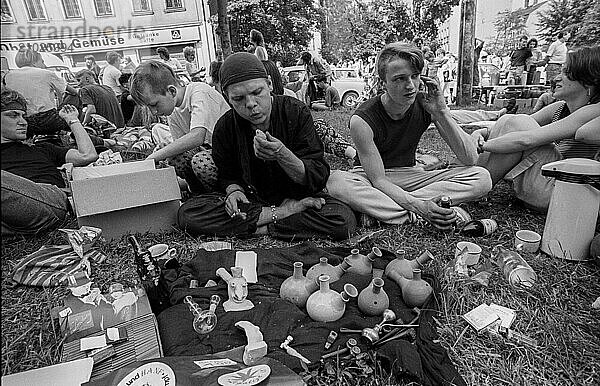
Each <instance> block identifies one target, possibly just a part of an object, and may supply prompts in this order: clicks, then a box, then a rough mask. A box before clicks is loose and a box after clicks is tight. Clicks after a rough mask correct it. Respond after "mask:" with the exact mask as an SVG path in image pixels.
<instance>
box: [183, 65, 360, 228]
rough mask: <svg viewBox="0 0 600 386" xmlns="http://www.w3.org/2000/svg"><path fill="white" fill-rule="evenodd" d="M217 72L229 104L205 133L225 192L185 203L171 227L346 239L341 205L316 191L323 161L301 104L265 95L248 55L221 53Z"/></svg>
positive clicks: (263, 80)
mask: <svg viewBox="0 0 600 386" xmlns="http://www.w3.org/2000/svg"><path fill="white" fill-rule="evenodd" d="M220 75H221V76H220V78H221V85H222V87H223V92H224V94H225V95H226V96H227V99H228V101H229V103H231V105H232V107H233V110H230V111H228V112H227V113H225V115H223V116H222V117H221V119H219V121H218V122H217V124H216V126H215V131H214V136H213V157H214V160H215V164H216V165H217V170H218V182H219V186H220V188H221V189H222V190H223V191H224V193H225V195H221V194H213V195H201V196H197V197H194V198H192V199H190V200H188V201H186V202H185V203H184V204H183V205H182V206H181V208H180V209H179V214H178V223H179V226H180V227H181V228H182V229H184V230H186V231H188V232H190V233H192V234H206V235H218V236H226V235H227V236H228V235H252V234H270V235H271V236H274V237H279V238H283V239H305V238H310V237H313V236H321V237H324V236H331V237H333V238H334V239H344V238H346V237H348V236H349V234H351V233H352V232H353V231H354V229H355V226H356V219H355V217H354V213H353V212H352V210H351V209H350V208H349V207H348V206H347V205H345V204H343V203H341V202H340V201H338V200H335V199H333V198H331V197H329V196H327V195H325V194H323V193H322V190H323V188H324V187H325V183H326V181H327V177H328V176H329V166H328V165H327V163H326V162H325V160H324V159H323V145H322V144H321V142H320V141H319V139H318V137H317V134H316V132H315V128H314V125H313V120H312V116H311V114H310V111H309V110H308V108H307V107H306V105H305V104H304V103H302V102H300V101H298V100H296V99H294V98H289V97H286V96H281V95H273V94H271V82H270V81H269V80H268V78H267V73H266V71H265V68H264V66H263V64H262V63H261V62H260V60H258V58H256V56H254V55H252V54H249V53H236V54H233V55H231V56H229V57H228V58H227V59H226V60H225V62H224V63H223V65H222V67H221V74H220Z"/></svg>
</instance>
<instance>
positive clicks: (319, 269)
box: [306, 257, 338, 281]
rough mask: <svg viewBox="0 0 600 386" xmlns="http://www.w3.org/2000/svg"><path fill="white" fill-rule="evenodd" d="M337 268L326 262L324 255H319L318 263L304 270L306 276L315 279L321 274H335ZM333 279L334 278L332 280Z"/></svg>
mask: <svg viewBox="0 0 600 386" xmlns="http://www.w3.org/2000/svg"><path fill="white" fill-rule="evenodd" d="M337 271H338V270H337V269H336V268H335V267H334V266H333V265H331V264H329V263H328V259H327V258H326V257H321V258H320V259H319V264H315V265H313V266H312V267H310V269H309V270H308V271H306V277H307V278H309V279H311V280H315V281H316V280H317V279H318V278H319V276H321V275H329V277H330V278H332V277H334V276H336V274H337ZM332 281H335V280H332Z"/></svg>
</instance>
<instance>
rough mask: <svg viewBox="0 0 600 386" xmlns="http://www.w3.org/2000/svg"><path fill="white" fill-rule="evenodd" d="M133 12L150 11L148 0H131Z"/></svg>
mask: <svg viewBox="0 0 600 386" xmlns="http://www.w3.org/2000/svg"><path fill="white" fill-rule="evenodd" d="M132 5H133V13H149V12H152V7H151V6H150V0H132Z"/></svg>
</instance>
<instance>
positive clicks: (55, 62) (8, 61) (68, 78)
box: [0, 51, 78, 86]
mask: <svg viewBox="0 0 600 386" xmlns="http://www.w3.org/2000/svg"><path fill="white" fill-rule="evenodd" d="M40 54H41V55H42V59H44V64H45V65H46V68H47V69H48V70H53V71H54V72H56V75H58V76H60V77H61V78H63V79H64V80H65V82H67V84H69V85H71V86H77V84H78V82H77V79H75V75H73V72H71V69H70V68H69V66H67V65H66V64H65V62H63V61H62V60H61V59H60V58H59V57H58V56H56V55H54V54H49V53H46V52H40ZM16 55H17V52H16V51H2V52H1V53H0V68H1V70H2V79H4V75H6V73H8V72H9V71H11V70H15V69H17V68H18V67H17V65H16V64H15V56H16Z"/></svg>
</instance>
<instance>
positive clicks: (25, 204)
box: [0, 89, 98, 236]
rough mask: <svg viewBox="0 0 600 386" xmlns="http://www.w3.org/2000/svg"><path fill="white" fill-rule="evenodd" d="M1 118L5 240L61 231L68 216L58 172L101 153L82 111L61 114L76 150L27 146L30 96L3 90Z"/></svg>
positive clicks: (66, 110)
mask: <svg viewBox="0 0 600 386" xmlns="http://www.w3.org/2000/svg"><path fill="white" fill-rule="evenodd" d="M0 110H1V113H0V114H1V116H2V125H1V126H0V127H1V140H2V144H1V145H0V146H1V149H2V152H1V157H0V169H2V178H1V180H0V181H1V183H2V195H1V197H2V205H1V208H2V236H7V235H27V234H36V233H38V232H40V231H45V230H50V229H53V228H55V227H57V226H58V225H59V224H60V223H61V222H62V221H63V220H64V219H65V217H66V216H67V213H68V211H69V204H68V200H67V195H66V193H65V192H64V191H63V189H64V188H65V182H64V180H63V178H62V176H61V173H60V171H59V170H58V169H57V168H58V167H60V166H61V165H63V164H65V163H68V162H71V163H73V165H75V166H85V165H88V164H89V163H91V162H94V161H95V160H96V159H97V158H98V155H97V154H96V150H95V149H94V145H92V142H91V141H90V137H89V136H88V134H87V133H86V131H85V129H84V128H83V126H82V125H81V122H79V119H78V118H77V116H78V112H77V109H76V108H75V107H73V106H68V105H67V106H64V107H63V108H62V109H61V110H60V112H59V114H60V117H61V118H62V119H64V120H65V121H66V123H67V125H68V126H69V127H70V128H71V131H72V132H73V134H74V135H75V138H76V140H77V149H67V148H66V147H59V146H54V145H52V144H49V143H40V144H35V145H26V144H24V143H23V141H24V140H25V139H26V138H27V121H26V120H25V114H26V111H27V104H26V102H25V98H23V96H22V95H21V94H19V93H17V92H16V91H13V90H10V89H2V91H1V92H0Z"/></svg>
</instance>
